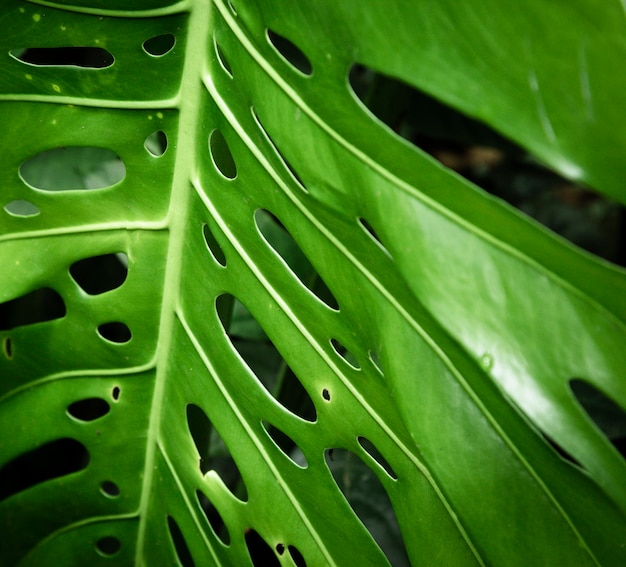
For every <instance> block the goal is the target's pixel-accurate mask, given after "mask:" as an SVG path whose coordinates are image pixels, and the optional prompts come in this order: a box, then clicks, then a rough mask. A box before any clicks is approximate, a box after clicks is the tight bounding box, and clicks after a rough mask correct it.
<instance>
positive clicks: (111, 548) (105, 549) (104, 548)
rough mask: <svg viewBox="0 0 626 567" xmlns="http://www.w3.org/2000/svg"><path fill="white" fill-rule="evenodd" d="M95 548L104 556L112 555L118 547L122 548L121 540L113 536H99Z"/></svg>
mask: <svg viewBox="0 0 626 567" xmlns="http://www.w3.org/2000/svg"><path fill="white" fill-rule="evenodd" d="M96 549H97V550H98V553H100V555H104V556H105V557H113V556H114V555H117V553H118V552H119V550H120V549H122V542H121V541H120V540H119V539H117V538H116V537H113V536H106V537H103V538H100V539H99V540H98V541H97V542H96Z"/></svg>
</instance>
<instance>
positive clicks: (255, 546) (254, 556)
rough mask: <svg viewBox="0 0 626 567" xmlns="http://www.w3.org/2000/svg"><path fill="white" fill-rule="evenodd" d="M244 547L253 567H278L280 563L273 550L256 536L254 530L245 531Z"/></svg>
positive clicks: (256, 533)
mask: <svg viewBox="0 0 626 567" xmlns="http://www.w3.org/2000/svg"><path fill="white" fill-rule="evenodd" d="M245 538H246V547H247V548H248V553H249V554H250V559H251V560H252V565H254V567H280V561H279V560H278V557H276V554H275V553H274V550H273V549H272V548H271V547H270V546H269V545H268V544H267V542H266V541H265V540H264V539H263V538H262V537H261V536H260V535H259V534H258V532H257V531H256V530H253V529H251V528H250V529H248V530H246V535H245Z"/></svg>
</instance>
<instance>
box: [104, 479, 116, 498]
mask: <svg viewBox="0 0 626 567" xmlns="http://www.w3.org/2000/svg"><path fill="white" fill-rule="evenodd" d="M100 490H101V491H102V494H104V495H105V496H107V497H108V498H117V497H118V496H119V495H120V487H119V486H117V484H115V483H114V482H112V481H110V480H105V481H104V482H103V483H102V484H101V485H100Z"/></svg>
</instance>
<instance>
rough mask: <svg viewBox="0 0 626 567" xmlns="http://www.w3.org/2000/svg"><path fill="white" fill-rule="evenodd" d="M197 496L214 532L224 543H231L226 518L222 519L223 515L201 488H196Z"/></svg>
mask: <svg viewBox="0 0 626 567" xmlns="http://www.w3.org/2000/svg"><path fill="white" fill-rule="evenodd" d="M196 496H197V498H198V502H199V504H200V508H201V509H202V511H203V512H204V515H205V516H206V519H207V520H208V522H209V525H210V526H211V529H212V530H213V533H215V535H216V536H217V537H218V538H219V539H220V540H221V541H222V543H223V544H224V545H230V534H229V533H228V528H227V527H226V524H225V523H224V520H222V516H221V515H220V513H219V512H218V511H217V508H215V506H213V503H212V502H211V501H210V500H209V499H208V498H207V497H206V495H205V494H204V493H203V492H201V491H200V490H196Z"/></svg>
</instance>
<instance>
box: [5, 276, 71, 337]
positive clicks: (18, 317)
mask: <svg viewBox="0 0 626 567" xmlns="http://www.w3.org/2000/svg"><path fill="white" fill-rule="evenodd" d="M65 314H66V307H65V302H64V301H63V298H62V297H61V296H60V295H59V294H58V293H57V292H56V291H54V290H53V289H51V288H49V287H42V288H40V289H37V290H35V291H31V292H30V293H27V294H26V295H22V296H21V297H17V298H15V299H11V300H10V301H5V302H4V303H0V331H8V330H10V329H13V328H15V327H21V326H24V325H34V324H36V323H45V322H46V321H52V320H54V319H61V318H62V317H65ZM5 348H6V344H5Z"/></svg>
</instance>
